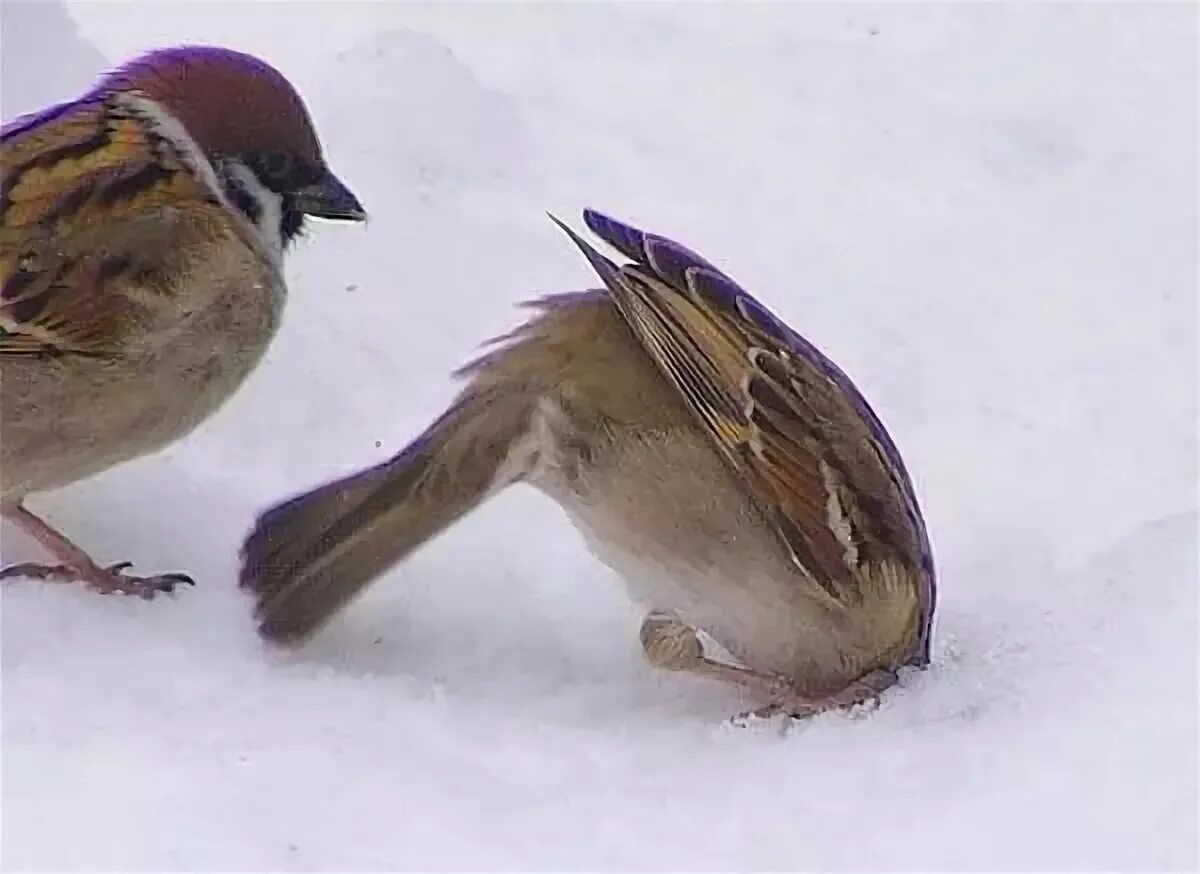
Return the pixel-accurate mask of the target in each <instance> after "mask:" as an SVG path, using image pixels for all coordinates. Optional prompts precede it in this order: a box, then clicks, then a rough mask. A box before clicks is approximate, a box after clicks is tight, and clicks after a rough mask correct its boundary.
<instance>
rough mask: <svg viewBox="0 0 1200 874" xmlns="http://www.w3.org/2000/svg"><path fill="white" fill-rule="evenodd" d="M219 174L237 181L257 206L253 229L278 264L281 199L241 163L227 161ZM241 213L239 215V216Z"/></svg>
mask: <svg viewBox="0 0 1200 874" xmlns="http://www.w3.org/2000/svg"><path fill="white" fill-rule="evenodd" d="M221 172H223V173H224V174H225V175H226V176H229V177H231V178H233V179H235V180H237V183H238V185H239V186H240V187H241V188H242V190H243V191H245V192H246V193H247V194H248V195H250V196H251V197H252V198H254V200H255V202H256V203H257V204H258V220H257V221H256V222H254V228H255V230H256V231H258V236H259V238H260V239H261V240H262V242H263V245H265V246H266V247H267V251H269V252H270V253H271V255H272V256H273V257H274V258H275V260H276V262H279V261H281V260H282V258H283V235H282V233H281V232H280V224H281V222H282V221H283V198H281V197H280V196H279V195H278V194H276V193H275V192H274V191H272V190H271V189H269V188H267V187H266V186H265V185H263V184H262V183H261V182H259V181H258V177H257V176H255V175H254V171H253V170H251V169H250V168H249V167H247V166H246V165H245V164H243V163H242V162H241V161H234V160H229V161H226V162H225V163H224V164H222V167H221ZM240 214H241V213H239V215H240Z"/></svg>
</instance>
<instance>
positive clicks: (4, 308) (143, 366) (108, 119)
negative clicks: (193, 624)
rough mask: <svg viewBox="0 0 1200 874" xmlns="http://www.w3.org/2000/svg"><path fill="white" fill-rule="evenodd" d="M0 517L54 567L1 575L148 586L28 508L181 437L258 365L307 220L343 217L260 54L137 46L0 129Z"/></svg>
mask: <svg viewBox="0 0 1200 874" xmlns="http://www.w3.org/2000/svg"><path fill="white" fill-rule="evenodd" d="M0 171H2V173H3V177H2V180H3V188H2V189H0V515H2V516H3V518H4V519H6V520H8V521H10V522H12V523H15V524H16V525H17V526H18V527H20V528H21V529H23V530H24V531H26V532H27V533H28V534H30V535H32V536H33V537H34V538H36V539H37V540H38V541H39V542H40V543H41V544H42V545H43V546H44V547H45V548H46V549H47V550H48V551H49V552H50V553H51V554H52V555H53V556H54V558H55V559H56V561H57V563H56V564H54V565H38V564H22V565H14V566H11V567H9V568H6V569H5V570H4V571H3V572H0V577H14V576H32V577H40V578H46V579H61V580H77V581H82V582H84V583H86V584H87V585H88V586H90V587H92V588H94V589H96V590H98V591H101V592H125V593H137V594H141V595H143V596H146V597H149V596H151V595H153V594H154V593H155V592H157V591H170V590H171V589H172V587H173V586H175V585H177V584H179V583H183V582H191V580H190V578H189V577H187V576H186V575H184V574H164V575H158V576H149V577H137V576H133V575H131V574H128V573H126V571H125V569H126V568H127V567H129V563H128V562H123V563H120V564H115V565H111V566H108V567H105V566H102V565H100V564H98V563H97V562H95V561H93V560H92V558H91V557H90V556H89V555H88V554H87V553H86V552H84V551H83V550H82V549H81V548H80V547H78V546H76V545H75V544H73V543H72V542H71V541H70V540H68V539H67V538H66V537H65V536H64V535H62V534H61V533H59V532H58V531H56V530H55V529H54V528H52V527H51V526H50V525H48V524H47V523H46V522H44V521H42V520H41V519H39V518H38V517H37V516H35V515H34V514H33V513H31V512H30V511H29V510H28V509H26V508H25V506H24V505H23V501H24V499H25V497H26V496H27V495H29V494H32V493H35V492H42V491H45V490H48V489H54V488H57V487H60V486H64V485H67V484H68V483H72V482H75V481H77V480H80V479H82V478H84V477H89V476H92V475H93V474H97V473H100V472H101V471H103V470H106V469H107V468H109V467H112V466H113V465H115V464H119V463H121V462H123V461H128V460H130V459H134V458H137V457H139V456H143V455H146V454H148V453H151V452H154V451H156V450H158V449H161V448H162V447H164V446H166V445H167V444H169V443H171V442H172V441H175V440H177V439H179V438H181V437H183V436H184V435H186V434H187V433H188V432H190V431H191V430H192V429H194V428H195V427H196V426H197V425H198V424H199V423H200V422H201V421H203V420H204V419H205V418H206V417H207V416H209V415H211V414H212V413H213V412H214V411H215V410H216V409H217V408H218V407H220V406H221V404H222V403H223V402H224V401H225V400H226V399H227V398H229V396H230V395H231V394H232V393H233V392H234V391H235V390H236V389H237V388H238V386H239V385H241V384H242V382H243V380H245V378H246V377H247V376H248V375H249V374H250V372H251V371H252V370H253V369H254V368H255V366H256V365H257V364H258V363H259V361H260V360H261V359H262V357H263V353H264V352H265V351H266V349H267V346H268V344H269V343H270V341H271V338H272V337H273V336H274V334H275V332H276V329H277V327H278V325H279V321H280V314H281V311H282V309H283V305H284V301H285V299H286V297H287V289H286V287H285V284H284V278H283V275H282V273H281V259H282V256H283V252H284V250H285V249H286V248H287V246H288V244H289V243H290V242H291V241H292V240H293V239H294V238H295V237H296V236H297V234H298V233H299V232H300V231H301V229H302V227H303V225H304V222H305V220H306V217H308V216H319V217H322V218H329V219H345V220H352V221H358V220H361V219H363V218H364V213H363V209H362V206H361V205H360V204H359V202H358V200H357V199H356V198H355V197H354V195H353V194H351V192H350V191H349V190H348V189H347V188H346V187H345V186H344V185H343V184H342V183H341V182H340V181H339V180H338V178H337V177H336V176H334V175H333V173H332V172H331V171H330V170H329V167H328V166H327V165H326V162H325V158H324V156H323V155H322V151H321V144H320V142H319V141H318V139H317V135H316V132H315V131H314V129H313V123H312V120H311V118H310V117H309V113H308V110H307V109H306V108H305V105H304V102H303V101H302V100H301V98H300V96H299V95H298V94H297V93H296V90H295V89H294V88H293V87H292V85H291V84H290V83H289V82H288V81H287V79H285V78H284V76H283V75H282V74H281V73H280V72H279V71H277V70H276V69H274V68H273V67H271V66H269V65H268V64H266V63H265V62H263V61H262V60H260V59H258V58H255V57H252V56H250V55H246V54H242V53H240V52H235V51H231V50H228V49H225V48H219V47H210V46H182V47H175V48H169V49H163V50H158V51H153V52H149V53H147V54H144V55H142V56H141V57H138V58H136V59H134V60H132V61H130V62H129V63H127V64H125V65H124V66H122V67H119V68H117V69H116V70H114V71H112V72H110V73H108V74H107V75H105V76H103V77H102V78H101V79H100V81H99V82H98V83H97V85H96V86H95V87H94V88H93V89H92V90H90V91H89V92H88V93H86V94H84V95H83V96H82V97H80V98H78V99H76V100H72V101H70V102H67V103H63V104H59V105H56V106H52V107H50V108H48V109H46V110H43V111H41V112H38V113H34V114H31V115H27V116H23V117H20V118H17V119H15V120H13V121H12V122H10V123H8V124H6V125H5V126H4V127H3V129H2V131H0Z"/></svg>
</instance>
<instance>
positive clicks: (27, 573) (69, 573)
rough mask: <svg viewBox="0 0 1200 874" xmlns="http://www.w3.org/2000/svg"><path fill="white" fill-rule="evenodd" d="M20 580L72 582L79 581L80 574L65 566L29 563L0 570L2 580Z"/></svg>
mask: <svg viewBox="0 0 1200 874" xmlns="http://www.w3.org/2000/svg"><path fill="white" fill-rule="evenodd" d="M18 577H20V578H25V579H31V580H51V581H61V582H71V581H74V580H77V579H79V572H78V571H76V570H75V569H74V568H72V567H70V566H69V565H65V564H37V563H36V562H32V561H28V562H25V563H23V564H10V565H9V566H8V567H6V568H3V569H0V580H13V579H17V578H18Z"/></svg>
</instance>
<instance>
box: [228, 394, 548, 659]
mask: <svg viewBox="0 0 1200 874" xmlns="http://www.w3.org/2000/svg"><path fill="white" fill-rule="evenodd" d="M527 420H528V409H527V406H526V405H524V404H523V403H522V402H521V399H520V397H516V398H515V399H514V397H513V396H512V393H511V392H506V391H505V387H504V386H502V385H493V386H479V385H472V386H469V387H468V388H467V389H466V390H464V391H463V393H462V394H461V395H460V396H459V398H458V399H457V400H456V401H455V403H454V405H453V406H451V407H450V409H449V410H447V411H446V413H445V414H443V415H442V416H441V417H440V418H439V419H438V420H437V421H435V422H434V423H433V424H432V425H431V426H430V427H429V428H428V429H426V431H425V432H424V433H423V434H421V436H419V437H418V438H417V439H416V440H414V441H413V442H412V443H411V444H410V445H409V446H408V447H407V448H405V449H404V451H402V452H401V453H400V454H399V455H397V456H396V457H395V458H392V459H390V460H388V461H385V462H383V463H382V464H379V465H376V466H375V467H371V468H368V469H366V470H363V471H360V472H359V473H355V474H352V475H350V476H347V477H345V478H343V479H340V480H336V481H334V482H331V483H328V484H326V485H323V486H320V487H318V488H315V489H313V490H312V491H310V492H307V493H305V494H302V495H299V496H297V497H295V498H293V499H291V500H289V501H287V502H285V503H282V504H279V505H278V506H276V507H273V508H272V509H270V510H268V511H267V512H266V513H264V514H263V515H262V516H260V517H259V518H258V520H257V521H256V523H255V525H254V528H253V529H252V531H251V532H250V534H249V536H248V537H247V538H246V540H245V543H244V544H243V546H242V568H241V574H240V578H239V586H240V587H241V588H242V589H245V590H247V591H249V592H251V593H252V594H253V595H254V596H255V598H256V601H257V604H256V607H255V618H256V619H257V620H258V622H259V633H260V634H261V635H262V636H263V637H264V638H266V639H267V640H270V641H272V642H276V643H300V642H302V641H304V640H305V639H306V638H308V637H310V636H311V635H312V634H313V633H315V632H316V631H317V630H319V629H320V628H321V627H322V626H323V625H324V624H325V623H326V622H327V621H328V620H329V619H331V618H332V617H333V616H334V615H336V614H337V613H338V611H340V610H341V609H342V608H343V607H345V606H346V605H347V604H348V603H349V602H350V601H351V600H352V599H353V598H354V597H355V596H356V595H357V594H358V593H359V592H360V591H362V590H363V589H364V588H366V586H367V585H368V584H369V583H371V582H372V581H373V580H374V579H375V578H376V577H378V576H379V575H380V574H382V573H384V572H385V571H386V570H388V568H390V567H391V566H393V565H395V564H396V563H397V562H399V561H401V560H402V559H404V558H405V557H406V556H408V555H409V554H410V553H412V552H413V551H414V550H416V549H417V548H419V547H420V546H421V545H422V544H424V543H426V542H427V541H429V540H430V539H432V538H434V537H436V536H437V535H438V534H440V533H441V532H442V531H444V530H445V529H446V528H448V527H449V526H450V525H452V524H453V523H454V522H456V521H457V520H458V519H460V518H462V517H463V516H465V515H466V514H467V513H469V512H470V511H471V510H472V509H473V508H474V507H476V506H477V505H479V504H480V503H481V502H482V501H484V500H485V499H486V498H487V497H489V496H490V495H492V494H494V493H495V492H496V491H497V490H498V489H500V488H503V487H504V486H505V485H508V484H509V483H510V482H512V481H515V480H516V479H519V478H520V473H521V472H520V471H512V472H511V473H512V474H513V476H512V477H511V478H509V479H508V480H507V481H503V482H499V481H497V477H498V475H499V473H500V472H501V468H502V466H503V465H504V464H505V462H506V460H507V458H508V455H509V453H508V447H509V446H511V445H512V443H513V442H514V441H515V440H516V439H517V438H518V437H519V436H520V434H521V433H522V431H523V428H524V426H525V423H526V421H527Z"/></svg>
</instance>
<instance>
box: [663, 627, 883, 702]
mask: <svg viewBox="0 0 1200 874" xmlns="http://www.w3.org/2000/svg"><path fill="white" fill-rule="evenodd" d="M640 636H641V640H642V649H643V650H644V652H645V653H646V659H647V660H648V661H649V662H650V663H651V664H652V665H654V666H655V667H658V668H663V669H665V670H668V671H687V672H688V673H692V674H696V675H697V676H701V677H709V678H710V679H714V680H722V681H724V682H727V683H734V684H736V685H738V686H741V687H743V688H746V689H750V690H751V691H754V692H757V693H759V694H762V695H764V696H765V697H766V698H767V700H768V701H769V702H770V703H768V704H767V705H766V706H764V707H760V708H758V709H757V710H752V711H748V712H747V713H743V714H739V715H738V716H737V717H735V720H738V719H743V718H745V717H748V716H756V717H761V718H767V717H770V716H775V715H777V714H787V715H789V716H793V717H796V718H802V717H806V716H813V715H815V714H817V713H822V712H824V711H826V710H836V709H839V708H848V707H852V706H854V705H855V704H861V703H866V702H868V701H871V700H873V699H875V698H877V697H878V695H879V693H880V692H882V691H883V690H884V689H886V688H887V687H888V686H891V685H892V684H893V683H894V682H895V681H896V675H895V674H894V673H892V672H891V671H872V672H870V673H868V674H866V675H865V676H863V677H860V678H859V679H858V680H855V681H854V682H852V683H850V684H849V685H847V686H846V687H845V688H844V689H842V690H840V691H838V692H836V693H834V694H832V695H828V696H823V697H810V696H807V695H804V694H803V693H802V692H800V690H798V689H797V688H796V686H795V684H794V683H793V682H792V681H791V680H789V679H788V678H787V677H784V676H782V675H780V674H772V673H766V672H763V671H756V670H753V669H751V668H744V667H740V666H738V665H729V664H725V663H724V662H719V661H716V660H715V659H712V658H709V657H708V656H706V655H705V654H704V646H703V644H702V643H701V641H700V637H699V635H698V634H697V633H696V630H695V629H694V628H692V627H691V626H689V625H688V624H686V623H685V622H683V621H682V620H680V619H679V617H677V616H674V615H672V614H670V613H662V612H657V611H656V612H653V613H650V614H649V615H647V616H646V618H645V619H644V620H643V621H642V628H641V633H640Z"/></svg>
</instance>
